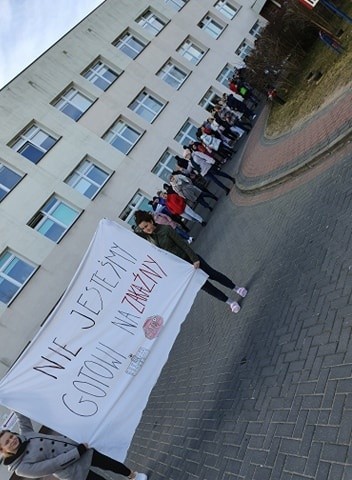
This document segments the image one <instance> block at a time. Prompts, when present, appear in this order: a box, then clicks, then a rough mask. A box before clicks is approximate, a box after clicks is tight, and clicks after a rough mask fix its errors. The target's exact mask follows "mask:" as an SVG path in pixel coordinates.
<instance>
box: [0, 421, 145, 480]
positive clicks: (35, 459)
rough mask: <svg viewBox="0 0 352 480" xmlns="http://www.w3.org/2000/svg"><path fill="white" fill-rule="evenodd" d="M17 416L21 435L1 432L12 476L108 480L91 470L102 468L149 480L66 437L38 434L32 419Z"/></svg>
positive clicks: (1, 446) (1, 451)
mask: <svg viewBox="0 0 352 480" xmlns="http://www.w3.org/2000/svg"><path fill="white" fill-rule="evenodd" d="M16 415H17V418H18V423H19V430H20V434H17V433H14V432H11V431H9V430H3V431H1V432H0V455H1V457H2V460H3V463H4V465H6V466H7V467H8V469H9V471H10V472H11V473H13V472H14V473H15V474H16V475H19V476H21V477H27V478H38V477H45V476H47V475H54V476H55V477H57V478H59V479H61V480H104V479H103V477H101V476H100V475H98V474H97V473H95V472H93V471H91V470H90V467H98V468H101V469H102V470H109V471H111V472H114V473H117V474H120V475H122V476H124V477H126V478H128V479H130V480H147V479H148V477H147V475H145V474H144V473H137V472H133V471H132V470H130V469H129V468H128V467H126V465H124V464H123V463H120V462H118V461H117V460H113V459H112V458H110V457H107V456H106V455H103V454H102V453H99V452H98V451H96V450H94V448H89V447H88V445H87V444H84V443H77V442H74V441H73V440H69V439H68V438H67V437H64V436H59V435H45V434H40V433H36V432H34V430H33V426H32V422H31V421H30V419H29V418H27V417H25V416H23V415H21V414H19V413H16Z"/></svg>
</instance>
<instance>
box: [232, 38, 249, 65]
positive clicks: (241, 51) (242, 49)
mask: <svg viewBox="0 0 352 480" xmlns="http://www.w3.org/2000/svg"><path fill="white" fill-rule="evenodd" d="M252 50H253V46H252V45H250V44H249V42H248V40H243V42H242V43H241V45H240V46H239V47H238V48H237V50H236V51H235V53H236V55H238V56H239V57H241V58H242V60H244V59H245V58H246V57H248V55H249V54H250V53H251V51H252Z"/></svg>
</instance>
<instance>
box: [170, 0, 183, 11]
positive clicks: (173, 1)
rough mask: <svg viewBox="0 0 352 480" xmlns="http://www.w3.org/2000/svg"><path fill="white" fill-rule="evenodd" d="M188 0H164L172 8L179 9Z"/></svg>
mask: <svg viewBox="0 0 352 480" xmlns="http://www.w3.org/2000/svg"><path fill="white" fill-rule="evenodd" d="M187 1H188V0H164V2H165V3H167V4H168V5H169V6H170V7H171V8H173V9H174V10H177V11H179V10H181V8H182V7H184V6H185V5H186V3H187Z"/></svg>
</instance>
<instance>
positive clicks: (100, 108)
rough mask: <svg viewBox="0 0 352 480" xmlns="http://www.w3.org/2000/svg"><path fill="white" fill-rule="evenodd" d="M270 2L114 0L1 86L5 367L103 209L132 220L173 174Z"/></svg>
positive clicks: (32, 330)
mask: <svg viewBox="0 0 352 480" xmlns="http://www.w3.org/2000/svg"><path fill="white" fill-rule="evenodd" d="M263 3H264V1H262V2H261V1H260V0H258V1H256V2H254V3H253V2H252V1H250V0H106V1H105V2H104V3H103V4H102V5H101V6H100V7H98V8H97V9H96V10H94V11H93V12H92V13H91V14H90V15H89V16H87V17H86V18H85V19H84V20H83V21H82V22H80V23H79V24H78V25H77V26H76V27H75V28H73V29H72V30H71V31H70V32H69V33H68V34H66V35H65V36H64V37H63V38H61V39H60V40H59V41H58V42H57V43H56V44H55V45H54V46H52V47H51V48H50V49H49V50H47V51H46V52H45V53H44V54H43V55H42V56H40V57H39V58H38V59H37V60H36V61H35V62H34V63H32V64H31V65H30V66H29V67H28V68H26V69H25V70H24V71H23V72H22V73H21V74H19V75H18V76H17V77H16V78H15V79H13V80H12V81H11V82H10V83H8V84H7V85H6V86H5V87H4V88H3V89H2V90H1V91H0V115H1V117H2V126H3V127H2V129H1V131H0V210H1V215H0V228H1V237H0V238H1V240H0V242H1V245H0V329H1V337H0V338H1V340H0V341H1V353H0V377H2V376H3V375H4V374H5V373H6V372H7V370H8V369H9V367H10V366H11V365H12V364H13V362H14V361H15V360H16V358H17V357H18V355H19V354H20V353H21V351H22V350H23V349H24V348H25V347H26V345H28V343H29V342H30V341H31V339H32V338H33V337H34V335H35V334H36V332H37V331H38V329H39V327H40V325H41V324H42V323H43V322H44V321H45V319H46V318H47V316H48V315H49V313H50V311H51V310H52V309H53V307H54V306H55V305H56V303H57V302H58V301H59V299H60V297H61V295H62V294H63V292H64V291H65V288H66V287H67V285H68V283H69V281H70V279H71V278H72V276H73V274H74V272H75V270H76V268H77V266H78V264H79V262H80V260H81V258H82V256H83V254H84V251H85V249H86V248H87V246H88V244H89V241H90V239H91V237H92V235H93V233H94V231H95V229H96V227H97V224H98V222H99V220H100V219H101V218H103V217H106V218H110V219H113V220H115V221H117V222H119V223H122V224H124V225H126V227H127V228H129V225H130V224H131V222H132V218H133V213H134V211H135V210H136V209H138V208H143V207H145V206H146V204H147V202H148V201H149V199H150V198H151V197H152V196H153V194H154V193H155V192H156V190H157V189H158V188H160V187H161V185H162V183H164V181H165V180H167V178H168V175H169V174H170V172H171V171H172V170H173V167H174V164H175V159H174V155H175V154H180V153H181V152H182V145H183V144H185V143H187V142H188V141H189V140H190V139H193V138H194V134H195V130H196V128H197V127H198V126H199V125H200V124H201V123H202V122H203V121H204V120H205V118H206V116H207V111H206V109H207V108H209V107H210V106H211V105H212V104H213V103H214V102H215V101H216V99H217V98H218V97H219V96H221V94H222V93H223V92H226V91H228V90H227V85H228V78H229V76H230V75H231V72H232V71H233V68H234V67H235V66H236V65H237V66H238V65H239V64H241V63H242V62H243V60H244V58H245V57H246V55H248V53H249V52H250V50H251V49H252V48H254V41H255V39H256V37H257V36H258V35H259V34H260V30H261V28H262V27H263V25H264V24H265V22H266V21H265V19H264V18H262V17H261V16H260V10H261V9H262V7H263ZM0 412H1V414H2V415H3V418H4V416H5V415H6V414H7V412H5V411H2V410H0Z"/></svg>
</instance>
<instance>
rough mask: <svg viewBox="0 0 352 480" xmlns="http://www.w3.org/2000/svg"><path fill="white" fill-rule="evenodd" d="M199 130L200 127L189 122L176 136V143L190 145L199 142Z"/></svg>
mask: <svg viewBox="0 0 352 480" xmlns="http://www.w3.org/2000/svg"><path fill="white" fill-rule="evenodd" d="M197 130H198V127H197V126H196V125H195V124H194V123H192V122H191V121H190V120H187V122H185V123H184V124H183V126H182V128H181V130H180V131H179V132H178V134H177V135H176V137H175V140H176V142H178V143H180V144H181V145H188V144H189V143H190V142H194V141H195V140H197V137H196V132H197Z"/></svg>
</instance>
